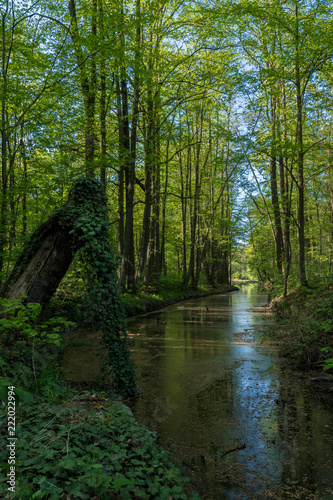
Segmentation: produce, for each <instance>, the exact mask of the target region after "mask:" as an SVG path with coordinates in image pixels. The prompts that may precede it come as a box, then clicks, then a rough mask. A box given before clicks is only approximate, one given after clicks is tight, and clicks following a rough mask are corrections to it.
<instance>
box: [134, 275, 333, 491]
mask: <svg viewBox="0 0 333 500" xmlns="http://www.w3.org/2000/svg"><path fill="white" fill-rule="evenodd" d="M266 303H267V297H266V294H265V292H263V291H260V290H259V288H258V286H257V285H252V286H249V285H248V286H246V287H243V288H242V289H241V290H240V291H237V292H232V293H227V294H223V295H215V296H210V297H205V298H199V299H193V300H187V301H183V302H181V303H178V304H176V305H173V306H169V307H167V308H165V309H163V310H162V311H158V312H155V313H150V314H147V315H144V316H141V317H136V318H133V319H132V320H131V319H130V320H128V331H129V335H130V337H131V339H132V340H133V342H134V348H133V360H134V362H135V363H136V365H137V367H138V371H139V374H140V376H141V380H140V387H141V390H142V397H140V398H139V399H138V400H137V401H136V402H135V404H134V405H133V411H134V414H135V416H136V418H137V419H138V420H139V421H140V422H141V423H143V424H145V425H146V426H147V427H148V428H149V429H150V430H152V431H155V432H156V433H157V436H158V440H159V443H160V444H161V445H162V446H163V447H165V448H167V449H169V450H170V451H171V452H172V454H173V458H174V460H175V461H176V463H177V464H178V465H179V466H181V467H182V468H183V470H184V472H186V474H187V475H189V476H190V477H191V480H192V483H191V487H192V488H193V490H195V491H198V492H199V493H200V496H201V498H203V499H212V500H217V499H247V498H248V499H252V498H286V499H287V498H304V499H308V498H322V499H326V498H327V499H333V473H332V471H333V461H332V457H333V407H332V399H333V398H332V393H329V392H328V388H327V387H322V385H320V387H318V384H317V385H316V383H314V382H310V381H308V379H304V377H301V376H297V375H296V374H294V373H293V372H292V371H291V370H290V368H289V366H288V363H286V362H284V361H283V360H282V361H281V359H279V358H278V356H277V352H276V349H275V348H274V347H269V346H268V345H264V344H260V343H258V342H256V341H255V330H256V329H258V328H260V327H261V328H263V325H264V324H265V323H266V322H267V321H269V316H268V313H267V310H266V309H265V308H264V307H263V306H264V305H265V304H266ZM330 394H331V395H330Z"/></svg>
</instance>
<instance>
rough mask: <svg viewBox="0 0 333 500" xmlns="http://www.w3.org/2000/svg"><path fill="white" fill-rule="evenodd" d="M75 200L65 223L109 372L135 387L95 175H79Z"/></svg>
mask: <svg viewBox="0 0 333 500" xmlns="http://www.w3.org/2000/svg"><path fill="white" fill-rule="evenodd" d="M70 196H71V197H72V198H73V200H75V204H72V205H70V206H69V208H68V207H67V206H66V207H64V209H63V215H64V217H63V219H64V224H68V225H69V226H70V227H72V229H71V234H72V235H73V237H74V245H75V250H76V249H80V253H81V258H82V262H83V264H84V266H85V271H86V274H87V277H88V282H89V285H90V291H89V295H90V306H91V307H90V312H91V314H92V316H93V320H94V321H96V322H98V323H99V324H100V325H101V328H102V331H103V343H104V346H105V349H106V365H107V366H106V367H105V368H106V374H107V373H108V372H109V374H110V375H111V376H112V377H113V378H114V383H115V385H116V387H117V390H118V391H119V392H120V393H122V394H124V395H129V394H133V393H134V392H135V391H136V375H135V370H134V364H133V362H132V360H131V358H130V350H129V347H128V343H127V335H126V324H125V311H124V307H123V304H122V301H121V297H120V292H119V287H118V284H117V281H118V276H117V267H118V262H117V260H116V259H115V258H114V256H113V252H112V249H111V245H110V243H109V241H110V236H109V218H108V210H107V203H106V196H105V191H104V188H103V186H102V184H101V183H100V182H99V181H97V180H96V179H93V178H84V179H79V180H78V181H76V182H75V184H74V186H73V189H72V191H71V195H70Z"/></svg>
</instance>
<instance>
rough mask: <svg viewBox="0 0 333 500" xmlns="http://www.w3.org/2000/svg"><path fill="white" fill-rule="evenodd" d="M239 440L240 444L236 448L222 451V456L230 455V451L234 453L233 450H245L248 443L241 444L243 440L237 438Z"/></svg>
mask: <svg viewBox="0 0 333 500" xmlns="http://www.w3.org/2000/svg"><path fill="white" fill-rule="evenodd" d="M237 441H238V442H239V445H238V446H236V448H233V449H232V450H228V451H225V452H224V453H222V454H221V455H220V458H223V457H225V456H226V455H228V453H232V452H233V451H240V450H245V448H246V444H245V443H244V444H241V442H240V441H239V440H238V439H237Z"/></svg>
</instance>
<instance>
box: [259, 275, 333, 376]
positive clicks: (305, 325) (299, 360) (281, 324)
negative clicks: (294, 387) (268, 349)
mask: <svg viewBox="0 0 333 500" xmlns="http://www.w3.org/2000/svg"><path fill="white" fill-rule="evenodd" d="M272 308H273V310H274V312H275V322H274V323H273V324H272V325H270V327H269V330H268V334H269V336H270V337H271V338H273V339H274V340H276V341H277V342H278V345H279V346H280V350H281V353H282V355H284V356H287V357H289V358H290V359H291V360H292V361H293V362H294V364H295V366H296V367H297V368H301V369H306V370H309V369H317V370H321V371H322V370H325V371H327V373H332V372H333V359H332V356H333V282H332V280H326V281H323V282H320V283H317V284H316V285H314V286H313V287H312V288H305V287H304V288H302V289H298V290H295V291H293V292H292V293H290V294H289V295H288V296H287V297H286V298H285V299H283V298H281V297H280V298H276V299H274V300H273V301H272Z"/></svg>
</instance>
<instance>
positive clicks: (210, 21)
mask: <svg viewBox="0 0 333 500" xmlns="http://www.w3.org/2000/svg"><path fill="white" fill-rule="evenodd" d="M0 15H1V35H0V36H1V54H0V62H1V64H0V70H1V79H0V100H1V123H0V128H1V213H0V277H1V283H2V284H3V283H4V282H5V281H6V279H7V278H8V276H9V274H10V272H11V270H12V268H13V264H14V262H15V260H16V258H17V257H18V255H19V253H20V251H21V250H22V248H23V246H24V244H25V242H26V240H27V238H28V236H29V235H30V234H31V233H32V232H33V231H34V230H35V229H36V227H37V226H38V225H39V224H40V223H41V222H43V221H45V220H46V219H47V218H48V217H49V216H50V214H51V213H52V210H53V209H54V208H55V207H57V206H60V205H62V204H64V203H65V201H66V199H67V196H68V192H69V190H70V188H71V185H72V182H73V180H75V179H78V178H80V177H82V176H84V175H86V176H93V177H98V178H99V179H100V181H101V182H102V183H103V185H104V186H105V191H106V194H107V197H108V203H109V205H108V208H109V218H110V225H111V234H112V244H113V246H114V248H115V250H116V251H117V252H118V253H119V255H120V256H121V261H120V268H119V273H120V274H119V275H120V284H121V289H122V291H123V292H125V291H129V292H135V291H136V290H137V289H139V288H142V287H143V288H144V290H146V291H148V292H154V293H158V291H159V286H160V281H161V278H163V277H165V276H169V277H172V278H173V279H175V280H179V281H181V283H182V287H183V289H184V290H187V289H189V288H193V289H195V288H196V287H197V286H198V283H199V281H200V280H202V279H205V280H206V282H207V283H209V284H211V285H213V284H216V283H228V282H229V281H230V279H231V277H232V276H233V277H238V278H259V279H260V280H261V281H263V282H270V283H274V284H275V285H278V286H280V287H281V289H283V290H284V293H285V294H286V293H287V291H288V286H289V287H290V286H294V285H295V284H297V283H301V284H303V285H306V284H307V282H308V279H309V278H311V279H312V278H318V277H323V276H327V275H329V274H330V273H331V272H332V243H333V241H332V240H333V178H332V177H333V166H332V49H333V45H332V44H333V42H332V40H333V36H332V29H333V28H332V26H333V23H332V6H331V5H330V4H329V3H327V2H310V1H308V0H305V1H299V0H294V1H285V2H281V1H280V0H274V1H273V2H270V3H268V2H264V1H251V2H250V1H247V0H244V1H224V2H221V1H214V2H205V1H202V2H187V1H161V0H159V1H156V0H152V1H143V0H136V1H130V2H123V1H117V0H111V1H109V0H90V1H85V0H80V1H78V0H77V1H75V0H69V2H68V3H67V2H60V1H57V0H54V1H51V2H50V1H43V0H40V1H37V2H30V1H28V2H27V1H25V2H22V1H19V0H5V1H4V2H2V6H1V7H0ZM82 269H83V267H82V263H81V262H80V258H76V259H74V262H73V264H72V265H71V268H70V270H69V272H68V274H67V277H66V278H65V281H64V282H63V283H62V285H61V288H62V290H63V293H65V294H66V293H73V290H75V292H77V291H80V287H82V288H84V284H83V281H84V277H83V276H82ZM80 272H81V274H80Z"/></svg>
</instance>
